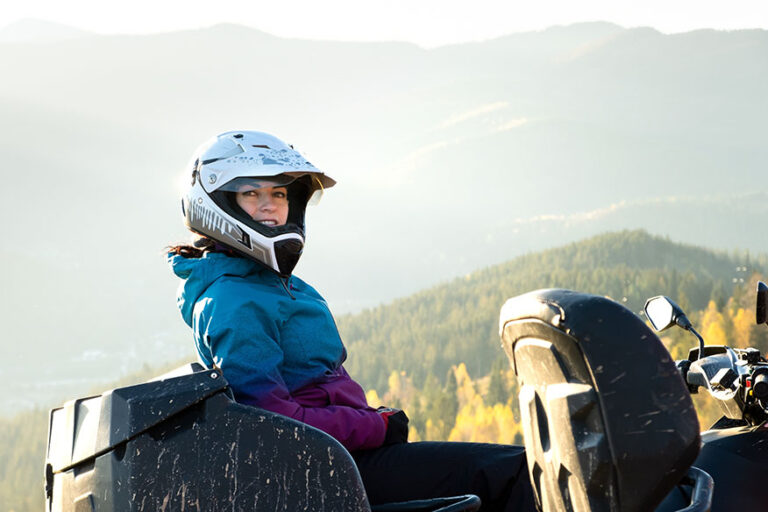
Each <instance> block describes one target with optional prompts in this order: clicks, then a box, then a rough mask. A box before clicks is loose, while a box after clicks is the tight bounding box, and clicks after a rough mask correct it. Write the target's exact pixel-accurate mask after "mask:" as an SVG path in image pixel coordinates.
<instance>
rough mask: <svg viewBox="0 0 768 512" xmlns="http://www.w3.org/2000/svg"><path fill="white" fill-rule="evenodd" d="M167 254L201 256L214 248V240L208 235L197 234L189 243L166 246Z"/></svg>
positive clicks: (186, 256) (187, 256) (190, 256)
mask: <svg viewBox="0 0 768 512" xmlns="http://www.w3.org/2000/svg"><path fill="white" fill-rule="evenodd" d="M166 250H167V251H168V253H169V254H174V255H178V256H183V257H185V258H202V257H203V255H204V254H205V253H207V252H213V251H215V250H216V242H215V241H213V240H211V239H210V238H208V237H205V236H202V235H197V236H196V237H195V240H194V241H193V242H192V245H190V244H179V245H169V246H168V247H166Z"/></svg>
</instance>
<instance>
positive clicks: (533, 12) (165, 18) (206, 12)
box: [0, 0, 768, 47]
mask: <svg viewBox="0 0 768 512" xmlns="http://www.w3.org/2000/svg"><path fill="white" fill-rule="evenodd" d="M29 18H32V19H40V20H45V21H51V22H55V23H61V24H64V25H69V26H72V27H75V28H79V29H82V30H86V31H91V32H96V33H100V34H113V33H131V34H142V33H152V32H167V31H176V30H184V29H194V28H200V27H205V26H209V25H212V24H216V23H239V24H243V25H247V26H250V27H253V28H257V29H259V30H263V31H265V32H268V33H270V34H273V35H277V36H280V37H287V38H302V39H330V40H341V41H408V42H412V43H415V44H418V45H421V46H425V47H433V46H439V45H445V44H451V43H459V42H466V41H477V40H485V39H490V38H494V37H499V36H502V35H505V34H509V33H513V32H523V31H532V30H542V29H544V28H546V27H549V26H552V25H567V24H571V23H578V22H587V21H608V22H612V23H616V24H619V25H622V26H624V27H637V26H649V27H653V28H655V29H657V30H660V31H661V32H664V33H676V32H686V31H690V30H695V29H701V28H714V29H720V30H734V29H742V28H768V4H766V2H764V1H761V0H734V1H732V2H727V3H726V2H718V1H713V0H707V1H704V2H702V1H695V0H678V1H674V2H669V1H663V0H643V1H639V0H631V1H630V0H587V1H582V2H567V1H563V0H543V1H540V2H519V1H518V2H505V1H499V0H479V1H477V2H472V3H468V2H455V1H454V2H442V1H438V0H422V1H418V2H414V1H406V0H393V1H390V2H386V3H380V2H377V3H374V2H361V1H355V0H329V1H324V2H313V1H311V0H287V1H283V2H263V1H248V0H229V1H223V2H217V3H213V2H207V1H199V0H196V1H191V2H182V1H180V0H170V1H164V2H156V1H149V0H137V1H135V2H131V3H122V2H121V3H116V2H110V1H98V0H72V1H68V2H56V1H53V0H33V1H28V2H23V3H22V2H13V3H5V4H4V5H3V6H2V7H0V28H2V27H4V26H6V25H9V24H12V23H14V22H16V21H19V20H22V19H29Z"/></svg>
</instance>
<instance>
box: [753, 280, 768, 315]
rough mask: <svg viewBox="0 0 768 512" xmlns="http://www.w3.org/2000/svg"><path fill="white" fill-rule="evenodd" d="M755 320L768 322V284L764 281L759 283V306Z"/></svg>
mask: <svg viewBox="0 0 768 512" xmlns="http://www.w3.org/2000/svg"><path fill="white" fill-rule="evenodd" d="M755 313H756V314H755V320H756V321H757V323H758V324H765V323H768V285H766V284H765V283H764V282H762V281H758V283H757V307H756V308H755Z"/></svg>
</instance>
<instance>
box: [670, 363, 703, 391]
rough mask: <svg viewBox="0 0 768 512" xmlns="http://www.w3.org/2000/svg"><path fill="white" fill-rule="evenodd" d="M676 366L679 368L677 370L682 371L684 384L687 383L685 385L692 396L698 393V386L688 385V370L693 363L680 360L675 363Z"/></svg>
mask: <svg viewBox="0 0 768 512" xmlns="http://www.w3.org/2000/svg"><path fill="white" fill-rule="evenodd" d="M675 366H677V369H678V370H680V375H681V376H682V377H683V382H685V385H686V387H687V388H688V392H690V393H691V394H692V395H695V394H696V393H698V392H699V388H698V386H694V385H692V384H689V383H688V370H689V369H690V368H691V362H690V361H689V360H688V359H678V360H677V361H675Z"/></svg>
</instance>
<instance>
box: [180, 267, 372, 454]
mask: <svg viewBox="0 0 768 512" xmlns="http://www.w3.org/2000/svg"><path fill="white" fill-rule="evenodd" d="M168 260H169V263H170V265H171V267H172V269H173V271H174V273H175V274H176V275H177V276H178V277H180V278H181V279H182V283H181V285H180V286H179V291H178V294H177V305H178V307H179V310H180V311H181V315H182V317H183V318H184V321H185V322H186V323H187V324H188V325H189V326H190V327H192V331H193V335H194V340H195V346H196V348H197V354H198V356H199V358H200V360H201V362H202V363H203V364H204V365H205V366H206V367H208V368H213V367H218V368H220V369H221V371H222V374H223V375H224V377H225V378H226V379H227V381H228V382H229V384H230V386H231V388H232V391H233V393H234V396H235V400H237V401H238V402H240V403H244V404H249V405H254V406H256V407H261V408H263V409H266V410H269V411H273V412H276V413H278V414H282V415H285V416H288V417H291V418H293V419H296V420H299V421H302V422H304V423H307V424H309V425H311V426H313V427H316V428H318V429H320V430H323V431H324V432H326V433H328V434H330V435H331V436H333V437H334V438H336V439H337V440H338V441H339V442H341V444H343V445H344V446H345V447H346V448H347V449H348V450H360V449H369V448H376V447H379V446H381V445H382V443H383V442H384V437H385V433H386V424H385V421H384V419H383V418H382V417H381V416H380V415H379V414H378V413H377V412H376V410H375V409H373V408H371V407H369V406H368V404H367V402H366V400H365V393H364V392H363V389H362V388H361V387H360V385H359V384H358V383H357V382H355V381H354V380H352V378H351V377H350V376H349V375H348V374H347V372H346V371H345V370H344V367H343V366H342V363H343V362H344V360H345V359H346V350H345V349H344V345H343V344H342V341H341V338H340V336H339V332H338V329H337V328H336V323H335V322H334V320H333V316H332V315H331V312H330V310H329V309H328V305H327V304H326V302H325V300H324V299H323V298H322V297H321V296H320V294H318V293H317V292H316V291H315V290H314V289H313V288H312V287H311V286H309V285H308V284H306V283H305V282H304V281H302V280H301V279H299V278H297V277H295V276H291V277H289V278H287V279H283V278H280V277H279V276H278V275H277V274H275V273H274V272H273V271H271V270H269V269H267V268H265V267H263V266H262V265H260V264H258V263H256V262H255V261H252V260H249V259H245V258H240V257H234V256H229V255H227V254H224V253H218V252H211V253H206V254H205V255H204V256H203V257H201V258H185V257H183V256H180V255H169V256H168Z"/></svg>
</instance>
